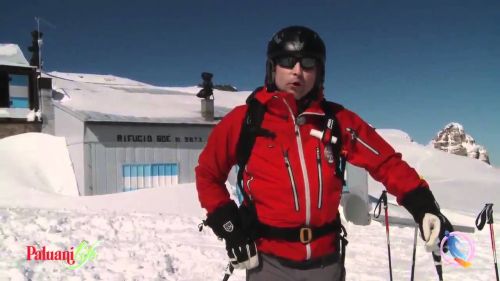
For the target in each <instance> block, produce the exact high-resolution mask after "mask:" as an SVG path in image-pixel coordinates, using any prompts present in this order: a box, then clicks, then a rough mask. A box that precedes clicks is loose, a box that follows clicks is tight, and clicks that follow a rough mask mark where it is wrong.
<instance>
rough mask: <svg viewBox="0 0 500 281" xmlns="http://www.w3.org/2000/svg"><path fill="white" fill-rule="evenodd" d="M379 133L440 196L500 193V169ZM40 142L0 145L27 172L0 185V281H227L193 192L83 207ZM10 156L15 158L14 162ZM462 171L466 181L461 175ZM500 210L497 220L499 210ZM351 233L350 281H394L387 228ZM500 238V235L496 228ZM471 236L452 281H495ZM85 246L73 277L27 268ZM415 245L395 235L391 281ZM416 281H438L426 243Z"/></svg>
mask: <svg viewBox="0 0 500 281" xmlns="http://www.w3.org/2000/svg"><path fill="white" fill-rule="evenodd" d="M380 132H381V133H382V135H383V136H384V137H385V138H386V139H388V140H389V141H390V142H391V143H392V144H393V145H394V146H395V147H396V149H397V150H399V151H402V152H403V153H404V154H405V155H406V156H405V157H406V159H407V160H408V161H409V162H411V163H413V164H414V165H415V166H417V168H418V169H419V171H421V173H422V174H425V173H426V174H427V175H426V177H427V178H428V180H429V182H430V183H431V186H433V187H434V190H435V192H437V193H440V191H439V190H443V191H446V192H448V193H453V192H454V190H456V189H457V188H460V184H461V183H462V182H463V181H465V182H473V183H474V184H475V185H478V186H485V187H484V188H489V190H487V191H488V192H487V193H485V194H482V193H477V194H475V195H474V196H476V198H473V196H472V195H470V194H469V193H467V194H462V196H464V197H467V198H469V197H470V198H472V199H476V200H477V201H481V202H482V203H481V204H483V203H485V202H486V201H491V200H492V199H495V197H492V196H495V194H496V193H497V192H495V189H494V188H496V187H495V184H494V183H496V182H498V172H499V171H498V170H497V169H490V168H488V167H489V166H488V165H486V164H482V163H481V162H479V161H475V160H469V161H472V162H474V163H477V164H482V165H479V166H476V165H472V164H470V163H469V162H462V161H459V159H465V160H467V159H466V158H461V157H459V156H455V157H456V158H455V157H453V156H452V155H449V154H446V153H444V152H439V151H432V152H430V151H429V150H427V149H426V148H425V147H423V146H421V145H418V144H415V143H411V142H409V137H406V136H405V134H404V133H403V132H401V131H397V130H381V131H380ZM35 135H36V134H35ZM38 137H42V138H47V137H46V136H37V137H35V136H34V135H32V134H25V135H19V136H14V137H12V138H9V139H5V140H4V141H0V151H1V152H2V154H1V155H0V156H2V157H0V159H4V157H9V158H8V159H10V160H9V161H2V162H0V171H3V170H5V169H7V167H8V166H9V165H11V164H12V163H14V162H15V161H17V162H19V163H22V164H23V165H17V168H11V169H10V170H9V172H8V173H3V174H1V176H2V177H1V179H0V194H1V196H0V280H220V279H222V276H223V271H224V267H225V265H226V264H227V258H226V254H225V249H224V243H223V242H221V241H218V240H217V239H216V238H215V236H214V235H213V233H212V232H211V230H210V229H208V228H204V229H203V231H202V232H201V233H200V232H199V231H198V224H199V223H200V222H201V219H203V213H204V212H203V210H202V209H201V208H200V206H199V203H198V200H197V195H196V192H195V186H194V184H187V185H179V186H176V187H174V188H168V189H167V188H163V189H148V190H139V191H136V192H129V193H122V194H113V195H103V196H93V197H83V198H82V197H76V196H68V195H61V194H60V193H61V192H60V191H61V189H57V188H54V187H56V186H58V182H57V181H56V180H55V178H57V177H59V176H62V175H63V174H66V173H69V172H68V171H67V170H65V171H63V170H60V169H61V168H58V169H59V173H57V175H55V174H54V171H53V169H54V166H53V165H55V163H57V162H58V161H59V160H58V158H61V159H64V158H66V157H67V155H65V153H62V154H61V155H59V156H57V155H55V154H54V155H53V157H52V158H51V159H45V157H46V156H43V157H44V161H41V160H40V159H37V157H34V156H33V157H28V156H26V155H25V154H29V153H22V152H21V151H22V147H26V146H27V145H28V144H29V143H30V142H34V144H31V146H35V147H36V144H38V143H39V138H38ZM52 138H53V137H52ZM58 140H59V139H57V138H56V139H54V140H53V142H52V144H51V145H50V146H49V145H48V144H47V143H49V142H47V143H46V144H45V145H48V146H47V149H46V150H47V152H48V153H50V151H60V150H61V149H62V148H63V147H64V145H65V144H64V143H63V142H61V141H58ZM17 145H19V146H20V147H16V146H17ZM16 149H17V150H16ZM12 150H15V151H16V155H17V156H18V158H14V155H10V154H9V151H12ZM62 163H64V161H63V162H62ZM64 166H66V164H64ZM464 166H466V167H464ZM24 167H29V170H30V171H31V174H26V169H25V168H24ZM66 168H67V166H66ZM464 170H467V171H468V174H467V175H469V176H467V175H463V174H460V172H464ZM450 171H451V172H450ZM457 171H458V172H457ZM67 176H68V175H67ZM30 177H34V178H35V179H36V178H38V179H45V180H41V181H40V182H39V183H37V181H36V180H34V179H30V180H28V179H29V178H30ZM69 178H71V175H69ZM49 179H50V180H49ZM27 180H28V181H27ZM68 182H71V180H68ZM5 183H8V184H5ZM464 185H465V184H464ZM374 188H376V187H373V188H372V189H374ZM468 190H469V191H470V190H471V189H468ZM63 193H64V192H63ZM440 197H441V198H439V200H440V203H441V204H442V205H450V206H451V205H453V204H452V203H453V200H452V201H451V202H449V201H448V199H449V198H453V197H450V196H440ZM450 200H451V199H450ZM494 203H498V201H496V202H494ZM478 204H479V203H478ZM495 206H496V211H497V212H496V213H495V216H496V217H497V218H498V217H499V216H498V215H497V214H498V210H499V209H498V208H500V204H497V205H495ZM469 207H470V208H471V210H470V211H467V212H465V213H469V215H463V214H461V213H464V212H462V211H458V212H457V211H453V210H445V212H446V214H447V215H448V216H449V218H450V219H451V220H452V221H453V222H459V223H463V224H467V225H470V224H471V223H472V222H473V220H474V216H473V213H477V212H479V211H480V210H481V208H482V205H481V206H478V207H477V208H476V207H475V204H472V205H470V206H469ZM346 227H347V231H348V233H349V236H348V239H349V241H350V243H349V247H348V254H347V261H346V263H347V264H346V266H347V270H348V275H347V280H368V281H369V280H373V281H375V280H381V281H382V280H388V269H387V268H388V267H387V264H388V262H387V254H386V253H387V252H386V239H385V228H384V227H383V226H382V225H381V224H379V223H377V222H372V223H371V224H370V225H368V226H356V225H352V224H350V223H348V224H346ZM495 230H496V231H497V233H500V227H499V226H498V223H497V225H496V227H495ZM472 237H473V239H474V241H476V243H477V251H476V258H475V259H474V260H473V261H472V263H473V266H472V267H470V268H467V269H464V268H457V267H453V266H445V268H444V271H445V278H446V280H478V281H487V280H493V278H494V272H493V269H492V256H491V248H490V240H489V233H488V232H487V231H483V232H476V233H474V234H473V235H472ZM82 240H87V241H89V242H90V243H94V242H96V241H100V244H99V246H98V247H97V248H96V252H97V258H96V259H95V260H93V261H90V262H88V263H87V264H85V265H84V266H83V267H82V268H80V269H78V270H69V269H66V267H65V265H64V264H62V263H61V262H57V261H27V260H26V249H27V248H26V246H28V245H35V246H37V247H38V248H40V247H42V246H46V247H47V248H48V249H51V250H57V249H59V250H67V249H69V248H70V247H72V246H73V247H76V246H77V245H78V244H79V243H80V242H81V241H82ZM412 243H413V229H412V228H408V227H404V228H403V227H396V226H393V227H392V228H391V249H392V257H393V273H394V280H403V279H404V280H408V279H409V274H410V268H411V255H412ZM230 280H233V281H238V280H239V281H241V280H245V278H244V273H243V272H241V271H236V273H235V276H233V277H231V279H230ZM415 280H436V276H435V271H434V265H433V262H432V258H431V255H430V254H429V253H426V252H425V251H424V249H423V243H421V242H420V240H419V245H418V251H417V263H416V277H415Z"/></svg>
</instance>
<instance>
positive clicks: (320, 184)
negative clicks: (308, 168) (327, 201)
mask: <svg viewBox="0 0 500 281" xmlns="http://www.w3.org/2000/svg"><path fill="white" fill-rule="evenodd" d="M316 162H318V182H319V193H318V209H321V203H322V201H323V176H322V174H321V170H322V169H321V153H320V149H319V147H316Z"/></svg>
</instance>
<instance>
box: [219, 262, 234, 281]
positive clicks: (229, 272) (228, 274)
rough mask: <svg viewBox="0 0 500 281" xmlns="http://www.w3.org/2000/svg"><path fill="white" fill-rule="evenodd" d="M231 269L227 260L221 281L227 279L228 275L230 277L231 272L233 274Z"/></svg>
mask: <svg viewBox="0 0 500 281" xmlns="http://www.w3.org/2000/svg"><path fill="white" fill-rule="evenodd" d="M233 270H234V267H233V265H232V264H231V262H229V264H228V265H227V267H226V271H225V273H224V278H222V281H227V280H228V279H229V277H231V274H233Z"/></svg>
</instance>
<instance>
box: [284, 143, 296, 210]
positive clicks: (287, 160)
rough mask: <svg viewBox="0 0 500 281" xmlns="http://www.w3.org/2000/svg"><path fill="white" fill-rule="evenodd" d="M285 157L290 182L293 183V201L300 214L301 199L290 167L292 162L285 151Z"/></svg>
mask: <svg viewBox="0 0 500 281" xmlns="http://www.w3.org/2000/svg"><path fill="white" fill-rule="evenodd" d="M283 156H284V157H285V165H286V169H287V170H288V176H289V177H290V182H291V183H292V191H293V199H294V202H295V211H297V212H298V211H299V197H298V195H297V186H296V184H295V179H294V177H293V172H292V166H291V165H290V160H289V159H288V152H287V151H285V152H284V155H283Z"/></svg>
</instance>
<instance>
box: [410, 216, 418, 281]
mask: <svg viewBox="0 0 500 281" xmlns="http://www.w3.org/2000/svg"><path fill="white" fill-rule="evenodd" d="M417 236H418V225H416V226H415V235H413V257H412V263H411V278H410V280H411V281H413V278H414V277H415V255H416V253H417Z"/></svg>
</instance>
